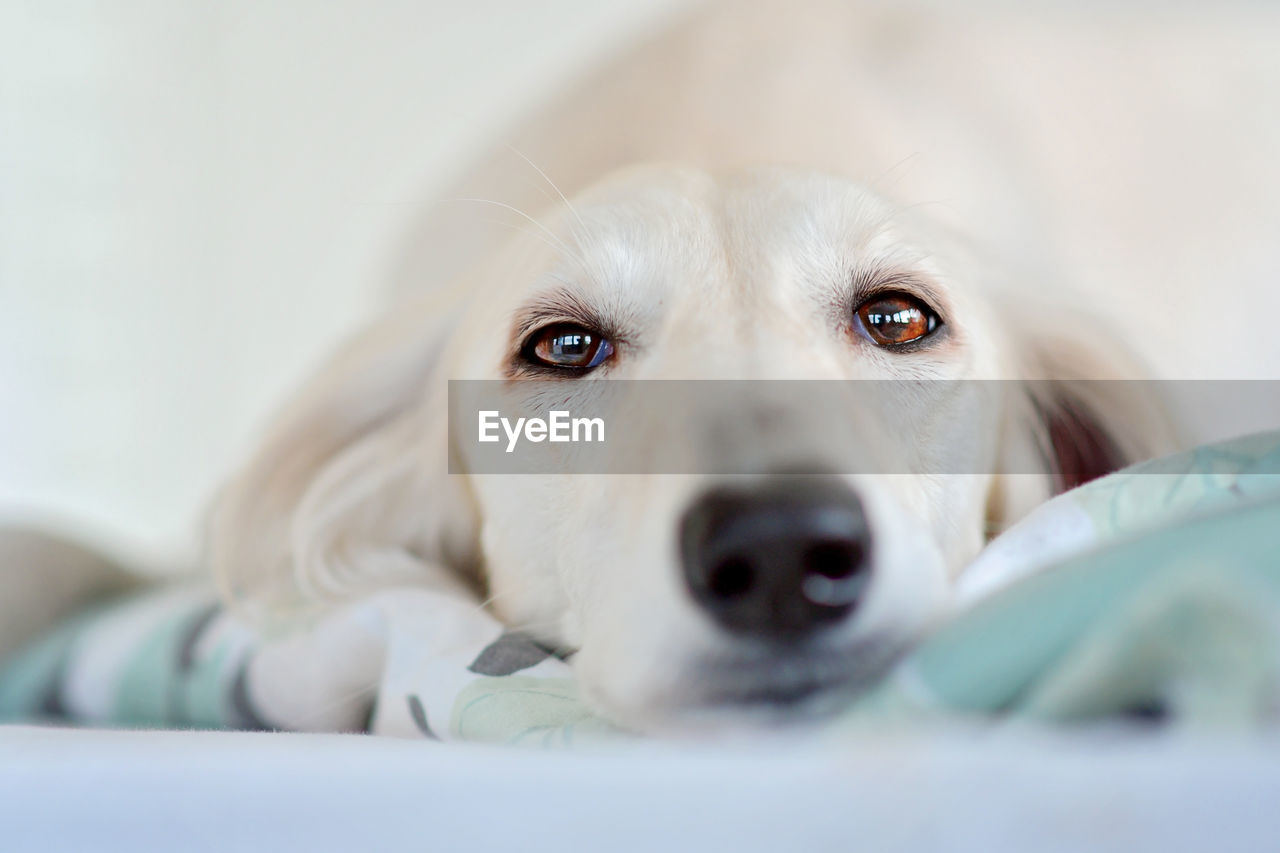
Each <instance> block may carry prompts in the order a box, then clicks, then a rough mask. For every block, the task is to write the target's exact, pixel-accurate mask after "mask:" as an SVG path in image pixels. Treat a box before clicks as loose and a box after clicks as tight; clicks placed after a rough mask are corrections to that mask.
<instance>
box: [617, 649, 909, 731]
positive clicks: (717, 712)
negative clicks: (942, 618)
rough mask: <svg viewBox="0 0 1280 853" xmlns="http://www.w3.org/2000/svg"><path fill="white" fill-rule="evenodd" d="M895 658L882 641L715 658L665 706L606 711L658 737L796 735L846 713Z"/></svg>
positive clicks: (695, 669) (692, 668) (696, 667)
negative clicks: (783, 732)
mask: <svg viewBox="0 0 1280 853" xmlns="http://www.w3.org/2000/svg"><path fill="white" fill-rule="evenodd" d="M896 658H897V652H896V649H895V647H893V646H890V645H889V644H885V643H882V642H876V641H864V642H861V643H857V644H852V645H849V646H845V647H841V648H826V649H801V648H790V649H788V648H785V647H784V648H780V649H768V650H754V651H752V652H750V653H739V654H732V653H724V654H717V655H714V656H707V657H705V658H703V659H701V660H699V661H698V662H697V663H695V664H691V665H689V666H688V667H687V669H685V670H684V671H683V673H682V675H681V676H680V678H679V679H678V680H677V681H676V682H675V687H674V688H673V689H671V690H669V691H666V692H665V695H664V696H663V697H662V699H661V700H660V701H655V702H652V703H643V707H637V706H634V705H633V706H630V707H618V706H617V705H616V704H614V703H607V704H608V705H612V707H605V708H604V709H603V710H604V711H605V713H606V714H608V715H609V716H612V717H613V718H614V719H615V720H617V721H619V722H622V723H623V724H624V725H627V726H628V727H629V728H633V729H636V730H640V731H644V732H647V733H652V734H660V735H671V736H685V735H698V736H706V735H716V734H730V735H732V734H739V733H749V732H761V731H783V730H786V731H796V730H801V729H805V728H810V727H814V726H818V725H821V724H822V723H823V722H825V721H828V720H830V719H831V718H832V717H834V716H836V715H838V714H840V713H841V712H842V711H845V710H847V709H848V708H849V707H850V705H852V704H853V703H854V702H855V701H856V700H857V698H858V696H859V695H860V694H862V693H864V692H865V691H866V690H867V689H868V688H869V687H870V686H871V685H873V684H875V683H876V682H877V681H878V680H879V679H880V677H881V676H883V674H884V673H885V672H886V671H887V670H888V669H889V667H890V666H891V665H892V663H893V661H894V660H896Z"/></svg>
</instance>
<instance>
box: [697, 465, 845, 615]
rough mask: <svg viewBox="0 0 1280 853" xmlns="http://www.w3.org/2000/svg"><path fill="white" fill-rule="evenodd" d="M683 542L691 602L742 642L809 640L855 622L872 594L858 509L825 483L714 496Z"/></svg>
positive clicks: (841, 490)
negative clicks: (742, 637) (742, 638)
mask: <svg viewBox="0 0 1280 853" xmlns="http://www.w3.org/2000/svg"><path fill="white" fill-rule="evenodd" d="M680 540H681V541H680V546H681V550H682V554H681V558H682V561H683V568H684V576H685V580H686V582H687V584H688V587H689V590H690V591H691V592H692V594H693V597H694V600H695V601H697V602H698V604H699V605H701V607H702V608H703V609H704V610H705V611H706V612H707V613H709V614H710V615H711V616H712V617H713V618H714V619H715V620H716V621H717V622H718V623H720V624H721V625H723V626H724V627H725V628H728V629H729V630H731V631H734V632H737V633H741V634H748V635H753V636H757V637H762V638H769V639H798V638H801V637H804V636H807V635H809V634H812V633H814V632H816V631H817V630H819V629H821V628H823V627H828V626H831V625H833V624H835V623H837V622H840V621H841V620H843V619H844V618H845V617H846V616H848V615H849V614H850V613H852V612H853V610H854V608H855V607H856V606H857V604H858V601H859V599H860V598H861V597H862V595H863V592H864V590H865V588H866V586H867V581H868V575H869V566H870V550H871V533H870V529H869V528H868V525H867V519H866V515H865V514H864V512H863V509H862V503H861V501H859V500H858V497H857V495H855V494H854V493H853V492H851V491H849V490H848V489H847V488H845V487H844V486H843V485H840V484H837V483H834V482H828V481H826V480H824V479H820V478H808V477H799V478H785V479H780V480H778V481H774V482H769V483H766V485H765V486H764V487H762V488H756V489H753V490H752V491H730V490H716V491H713V492H709V493H708V494H705V495H703V496H702V497H701V498H699V499H698V500H697V501H696V502H695V503H694V504H693V505H692V506H691V507H690V508H689V510H688V511H687V512H686V513H685V515H684V519H683V522H682V525H681V531H680Z"/></svg>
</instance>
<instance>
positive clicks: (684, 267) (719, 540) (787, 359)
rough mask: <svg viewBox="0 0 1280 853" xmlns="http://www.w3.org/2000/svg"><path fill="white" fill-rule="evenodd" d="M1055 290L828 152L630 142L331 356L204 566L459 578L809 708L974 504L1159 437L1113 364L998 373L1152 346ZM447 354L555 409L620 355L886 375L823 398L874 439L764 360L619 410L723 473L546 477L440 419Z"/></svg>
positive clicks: (972, 541) (933, 598)
mask: <svg viewBox="0 0 1280 853" xmlns="http://www.w3.org/2000/svg"><path fill="white" fill-rule="evenodd" d="M1050 290H1053V291H1055V294H1050V293H1046V291H1050ZM1061 293H1062V291H1061V290H1060V289H1056V288H1053V287H1052V285H1051V284H1050V282H1048V281H1043V280H1040V281H1028V280H1014V281H1010V280H1009V279H1008V278H1007V277H1002V276H999V275H997V274H995V273H994V272H993V267H992V265H991V264H989V263H984V262H982V261H980V260H978V259H977V258H976V257H975V256H974V255H973V254H972V253H971V252H970V251H969V250H968V249H967V248H966V247H965V246H964V245H963V243H961V242H960V241H957V240H955V239H953V238H952V237H951V236H950V235H948V234H946V233H943V232H941V231H940V230H938V229H935V228H934V227H932V226H931V225H930V224H929V222H928V220H927V218H926V217H925V216H923V215H922V214H921V212H920V211H919V210H914V211H913V210H907V209H899V208H895V207H892V206H890V205H888V204H887V203H886V202H884V201H882V200H880V199H878V198H876V197H875V196H873V195H872V194H871V193H870V192H868V191H867V190H866V189H864V188H862V187H860V186H858V185H855V184H852V183H850V182H848V181H845V180H842V179H838V178H834V177H830V176H826V175H815V174H804V173H795V172H787V171H780V170H761V171H752V172H747V173H741V174H736V175H733V176H729V177H725V178H715V177H712V176H709V175H707V174H704V173H701V172H696V171H692V170H687V169H681V168H666V167H643V168H636V169H633V170H629V171H627V172H624V173H621V174H619V175H615V176H613V177H612V178H610V179H608V180H606V181H605V182H603V183H602V184H600V185H598V186H597V187H595V188H594V189H592V190H590V191H589V192H587V193H586V194H584V195H583V196H582V197H581V198H579V199H576V200H575V202H574V203H573V204H572V205H568V204H566V205H564V206H563V207H561V208H559V209H558V210H556V211H553V212H552V213H551V214H549V215H548V216H547V217H546V218H544V219H543V220H541V221H540V222H538V223H536V224H535V225H534V226H533V227H530V228H528V229H527V231H526V233H524V234H523V235H521V236H518V237H517V238H515V239H514V240H513V242H512V244H511V246H510V248H509V250H508V251H507V252H505V253H504V254H503V255H501V256H500V257H497V258H493V259H490V260H488V261H486V262H485V263H484V264H482V265H480V267H479V268H477V270H476V272H475V274H474V277H473V278H471V279H469V280H468V281H466V282H463V283H459V286H458V287H454V288H447V289H444V290H441V291H438V292H434V293H431V294H426V295H424V296H423V297H422V299H421V300H419V301H418V302H414V303H408V304H400V305H397V306H395V309H394V310H393V311H392V312H391V313H390V314H389V315H388V316H387V317H386V318H385V319H384V320H383V321H381V322H379V323H377V324H375V325H374V326H373V327H372V328H370V329H369V330H368V331H367V332H366V333H364V334H363V335H361V336H360V337H359V338H358V339H357V340H355V341H354V342H353V343H352V344H350V345H349V347H348V348H347V350H345V351H344V352H343V353H341V354H340V355H339V356H338V358H337V359H336V360H335V361H334V362H333V363H331V364H330V365H328V366H327V367H326V368H325V369H324V370H322V371H321V372H320V374H319V375H318V377H317V378H316V380H315V381H314V383H313V384H312V385H311V386H310V387H309V388H308V389H307V390H306V391H305V392H304V393H303V394H302V395H301V397H300V398H299V399H298V400H297V401H296V402H295V404H294V406H293V407H292V408H291V409H290V410H289V411H288V412H287V413H286V415H285V417H284V418H283V420H282V422H281V423H280V425H279V427H278V428H277V430H276V431H275V433H274V435H273V436H272V437H271V438H270V439H269V440H268V442H267V443H266V445H265V446H264V447H263V449H262V450H261V451H260V452H259V454H258V456H257V457H256V459H255V460H254V461H253V462H252V463H251V464H250V466H249V467H248V468H247V470H246V471H245V472H244V473H243V474H242V475H241V476H240V477H239V478H238V479H237V480H236V481H235V482H233V483H232V485H231V487H230V488H229V490H228V491H227V493H226V494H225V495H224V498H223V501H222V504H221V506H220V510H219V512H218V514H217V517H216V523H215V528H214V536H213V559H214V564H215V569H216V570H217V572H218V573H219V575H220V576H221V577H222V578H223V579H224V581H225V582H226V584H227V586H228V588H229V591H230V593H231V594H232V595H233V596H235V597H237V598H239V599H241V600H245V601H248V602H250V603H256V604H259V605H263V606H268V607H283V606H286V605H291V604H297V603H298V602H312V603H314V602H324V601H333V600H342V599H344V598H347V597H350V596H352V595H355V594H358V593H360V592H361V591H364V590H367V589H369V588H371V587H373V586H377V585H385V584H391V583H404V582H422V581H423V580H424V579H427V578H429V577H431V576H432V575H433V573H434V574H435V576H436V577H437V578H439V577H440V573H441V572H444V573H446V574H448V575H450V576H458V577H464V578H467V579H469V580H470V581H471V582H472V583H474V585H475V586H476V587H477V588H478V589H482V590H483V593H484V594H485V595H486V596H487V597H488V601H489V602H490V607H491V608H492V610H493V611H494V612H495V613H497V614H498V615H499V616H500V617H501V618H502V619H503V620H504V621H506V622H507V623H508V624H510V625H512V626H514V627H520V628H524V629H526V630H529V631H531V632H534V633H535V634H536V635H538V636H539V637H541V638H542V639H543V640H544V641H546V642H549V643H553V644H555V645H557V646H560V647H562V648H564V649H566V650H571V651H574V652H576V654H575V655H574V657H573V661H574V664H575V666H576V669H577V672H578V675H579V678H580V679H581V682H582V685H583V687H584V688H585V689H586V691H587V693H588V695H589V696H590V697H591V698H592V699H593V700H594V701H595V702H596V703H597V704H598V705H599V706H600V707H601V708H602V709H603V710H604V711H605V712H606V713H608V714H610V715H612V716H613V717H615V718H618V719H620V720H622V721H624V722H626V723H629V724H631V725H634V726H637V727H641V728H652V727H655V726H663V725H668V724H689V723H693V722H696V721H699V720H706V719H718V718H720V717H721V716H722V715H723V713H724V712H726V711H730V710H736V711H743V712H753V713H757V714H760V713H763V714H767V715H775V714H776V713H777V712H778V711H779V710H780V709H781V710H788V711H795V710H798V709H802V708H804V709H810V708H819V707H821V706H822V704H823V703H824V702H825V701H826V699H827V698H828V697H831V696H836V695H838V694H840V693H841V692H843V691H847V690H848V689H850V688H853V687H856V686H857V685H858V684H859V683H860V682H863V681H865V680H866V679H867V678H869V677H870V676H872V675H873V674H875V673H877V672H878V671H880V670H881V669H882V668H883V667H884V666H885V664H886V663H887V661H889V660H890V659H891V658H892V656H893V655H894V654H895V653H896V652H897V651H899V650H900V649H901V648H903V647H904V645H905V644H906V643H908V642H909V641H910V640H911V638H913V637H915V636H917V635H918V634H919V632H920V631H921V630H922V629H923V628H924V627H925V626H926V625H927V624H928V622H929V621H930V619H931V618H932V617H933V616H935V615H936V614H937V613H938V612H939V610H940V609H941V607H942V606H943V604H944V603H945V602H946V600H947V596H948V590H949V587H950V584H951V582H952V580H953V579H954V578H955V576H956V574H957V573H958V572H959V571H960V570H961V569H962V568H963V566H964V565H965V563H966V562H967V561H968V560H969V559H970V558H972V557H973V556H974V555H975V554H976V552H977V551H978V550H979V548H981V546H982V544H983V543H984V541H985V540H986V538H987V536H988V535H989V533H990V532H991V531H992V530H994V529H999V528H1000V527H1001V526H1003V525H1005V524H1007V523H1008V522H1009V521H1012V520H1014V519H1015V518H1016V517H1017V516H1018V515H1019V514H1020V513H1022V512H1024V511H1025V510H1026V509H1028V508H1029V507H1030V506H1032V505H1034V504H1035V503H1036V502H1038V501H1040V500H1043V499H1044V498H1045V497H1047V496H1048V495H1049V494H1051V493H1052V492H1053V491H1054V489H1055V488H1057V487H1060V486H1061V485H1064V484H1069V483H1070V482H1071V480H1072V479H1073V478H1074V477H1076V476H1077V475H1079V474H1081V473H1082V472H1085V473H1087V472H1095V473H1096V472H1097V471H1100V470H1103V469H1107V468H1111V467H1116V466H1118V465H1120V464H1122V463H1123V462H1124V461H1126V460H1127V459H1130V458H1133V457H1136V456H1141V455H1144V454H1146V453H1148V452H1150V451H1151V450H1153V449H1155V448H1157V447H1158V446H1159V443H1160V442H1161V441H1164V440H1165V438H1166V435H1167V434H1166V433H1165V432H1164V430H1163V428H1162V424H1160V423H1157V422H1153V421H1152V419H1151V417H1150V410H1149V409H1148V408H1146V407H1145V406H1143V405H1139V403H1140V401H1136V400H1134V399H1133V398H1132V396H1131V394H1130V393H1128V392H1126V393H1124V394H1116V395H1108V394H1107V393H1106V391H1105V385H1104V384H1090V385H1086V386H1075V385H1072V384H1071V383H1070V382H1066V381H1057V382H1052V383H1046V384H1042V385H1035V386H1027V385H1022V384H1019V383H1016V382H1008V383H1006V382H1000V381H995V380H1017V379H1028V378H1031V379H1042V380H1043V379H1052V380H1069V379H1076V378H1090V379H1104V378H1115V377H1118V376H1134V375H1136V374H1135V372H1134V370H1133V369H1132V368H1131V367H1130V366H1129V365H1128V364H1126V363H1125V361H1124V360H1123V359H1122V358H1121V356H1120V355H1119V354H1118V352H1117V348H1116V347H1115V346H1114V343H1113V342H1112V340H1111V339H1110V338H1109V337H1108V336H1106V335H1104V334H1101V333H1100V331H1099V327H1098V325H1097V321H1096V320H1095V319H1093V315H1094V313H1095V312H1091V311H1089V310H1083V311H1081V310H1077V309H1078V308H1079V306H1072V305H1070V304H1069V303H1065V302H1055V301H1054V299H1052V298H1050V296H1052V295H1060V294H1061ZM463 378H466V379H492V380H502V381H504V382H507V383H511V384H514V383H518V382H520V381H521V380H525V379H537V380H550V381H555V382H558V383H561V387H562V391H561V392H560V399H561V401H562V402H563V403H564V404H565V408H569V409H572V408H573V407H574V401H575V400H585V399H587V398H588V397H590V396H591V395H592V394H594V393H596V391H597V390H598V389H599V388H600V387H602V386H599V385H598V384H596V383H599V382H601V381H607V380H611V379H632V380H644V379H725V380H795V379H804V380H814V379H822V380H886V381H881V382H876V383H874V385H875V387H876V388H877V389H878V391H877V393H876V394H874V395H867V394H860V393H859V390H858V389H859V388H860V387H869V386H861V385H860V383H858V382H843V383H841V384H840V385H839V386H836V387H838V388H841V389H844V390H842V391H838V392H836V393H834V394H832V395H831V397H830V399H828V400H826V401H825V402H826V405H825V406H824V409H825V410H826V411H827V414H828V415H830V414H831V413H835V414H836V415H837V421H838V422H839V423H840V424H841V425H842V426H843V427H844V429H845V430H846V435H845V436H844V438H845V439H846V441H845V442H844V445H843V446H846V447H853V448H863V449H864V451H865V454H866V458H874V460H875V462H876V464H874V465H871V466H864V467H862V468H857V467H856V466H850V465H849V463H848V460H847V459H839V460H836V459H832V458H826V457H824V452H825V451H824V450H823V447H824V444H823V442H822V441H821V440H820V439H821V436H817V435H814V434H813V430H814V428H815V427H814V426H813V424H814V423H815V422H816V421H817V419H815V418H814V417H813V414H814V413H813V411H812V410H811V409H809V410H797V407H795V406H788V405H787V404H786V403H785V401H781V402H780V400H779V399H774V398H773V397H772V396H771V395H770V394H769V393H768V392H767V390H766V389H767V388H768V387H769V386H768V383H763V382H762V383H761V384H760V386H759V387H760V388H761V389H762V390H761V392H760V394H759V395H758V396H755V397H751V396H747V397H742V398H738V399H736V400H735V401H734V403H733V404H732V405H725V406H723V407H722V408H721V409H719V410H717V408H716V407H715V406H714V405H710V406H703V407H699V412H698V415H697V417H683V416H682V415H681V413H680V412H678V411H671V410H662V409H659V408H657V407H654V406H646V405H644V404H643V403H642V402H641V401H631V404H628V402H627V401H623V402H622V403H620V407H619V408H618V410H617V411H619V412H621V413H623V414H624V415H625V417H626V418H627V421H628V429H627V435H628V436H630V439H629V440H630V441H632V442H633V443H636V444H639V445H645V444H646V443H647V444H649V445H651V446H653V447H659V446H662V447H665V446H669V445H670V444H672V443H673V442H682V443H683V445H684V446H686V447H689V448H692V449H693V452H695V453H698V454H703V455H714V456H716V457H717V463H718V465H717V467H718V468H720V469H723V470H724V471H727V472H732V471H735V470H740V471H741V474H740V475H736V476H735V475H731V474H717V475H712V474H707V473H684V474H678V473H671V474H649V475H638V476H637V475H609V474H600V473H595V474H548V475H544V476H543V475H538V476H535V475H498V474H481V473H476V472H475V471H474V470H473V469H472V468H471V467H469V465H470V461H471V460H470V459H469V458H468V452H467V450H466V448H465V447H460V446H459V445H458V444H457V442H453V443H451V442H450V440H449V429H448V426H449V425H448V423H447V420H448V418H449V417H450V410H449V407H448V405H447V391H446V380H447V379H463ZM893 380H899V381H900V382H899V383H895V382H894V381H893ZM934 380H945V381H937V382H935V381H934ZM966 380H974V381H966ZM987 380H992V381H987ZM628 384H629V385H639V384H640V383H628ZM593 386H594V387H593ZM833 386H834V383H833ZM898 387H900V389H901V390H899V391H895V390H894V389H895V388H898ZM1031 387H1034V388H1036V389H1038V390H1035V391H1029V390H1027V389H1028V388H1031ZM886 389H887V390H886ZM1045 389H1048V390H1045ZM1099 389H1102V390H1099ZM455 416H458V415H457V413H455ZM822 422H823V423H826V424H830V423H831V419H830V417H828V418H826V419H824V420H823V421H822ZM455 426H456V427H457V428H458V429H459V430H460V431H462V430H473V429H474V424H472V423H467V424H457V425H455ZM644 449H645V448H644V447H643V446H639V447H632V448H629V450H630V451H632V452H637V453H640V454H641V455H643V452H644ZM451 466H452V468H453V470H454V471H455V472H457V471H461V472H468V471H470V472H471V473H453V474H450V473H449V470H450V467H451Z"/></svg>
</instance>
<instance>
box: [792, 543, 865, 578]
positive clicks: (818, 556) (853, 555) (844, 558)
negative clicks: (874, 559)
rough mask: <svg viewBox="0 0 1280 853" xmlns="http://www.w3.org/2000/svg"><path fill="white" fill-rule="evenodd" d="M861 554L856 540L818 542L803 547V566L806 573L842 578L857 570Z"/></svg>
mask: <svg viewBox="0 0 1280 853" xmlns="http://www.w3.org/2000/svg"><path fill="white" fill-rule="evenodd" d="M862 556H863V554H862V546H861V545H859V544H858V543H857V542H818V543H815V544H813V545H810V546H809V547H808V548H806V549H805V552H804V568H805V572H806V574H810V575H820V576H822V577H824V578H829V579H831V580H835V581H838V580H844V579H846V578H849V577H851V576H852V575H853V574H854V573H855V572H857V571H858V568H859V567H860V566H861V565H862V562H863V561H862Z"/></svg>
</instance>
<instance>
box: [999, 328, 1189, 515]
mask: <svg viewBox="0 0 1280 853" xmlns="http://www.w3.org/2000/svg"><path fill="white" fill-rule="evenodd" d="M1041 316H1045V317H1052V318H1053V324H1052V326H1051V327H1044V326H1041V327H1039V328H1036V324H1035V323H1034V321H1033V322H1029V323H1028V322H1024V323H1022V324H1020V325H1019V328H1020V330H1021V331H1022V332H1023V333H1024V336H1023V337H1022V341H1021V342H1020V343H1019V344H1017V345H1016V351H1017V352H1018V356H1017V376H1018V377H1019V378H1018V379H1017V380H1016V381H1014V382H1012V383H1009V384H1010V387H1009V389H1008V393H1007V394H1005V395H1004V396H1005V397H1006V403H1007V405H1006V409H1005V413H1004V418H1003V425H1002V432H1003V436H1002V442H1001V449H1000V454H999V462H998V468H997V477H996V484H995V491H994V493H993V499H992V501H991V503H990V507H989V516H990V522H991V527H992V528H993V529H994V530H996V531H998V530H1000V529H1003V528H1004V527H1006V526H1008V525H1009V524H1011V523H1012V522H1013V521H1016V520H1017V519H1018V518H1019V517H1021V516H1022V515H1024V514H1025V513H1026V512H1028V511H1029V510H1030V509H1032V508H1034V507H1035V506H1036V505H1037V504H1039V503H1040V502H1042V501H1044V500H1046V499H1048V498H1049V497H1051V496H1053V495H1055V494H1058V493H1059V492H1063V491H1066V490H1068V489H1072V488H1075V487H1076V486H1079V485H1082V484H1084V483H1087V482H1089V481H1090V480H1093V479H1096V478H1097V477H1101V476H1104V475H1106V474H1109V473H1111V472H1112V471H1116V470H1119V469H1120V468H1123V467H1125V466H1127V465H1130V464H1133V463H1135V462H1139V461H1141V460H1143V459H1149V458H1152V457H1154V456H1160V455H1163V454H1165V453H1171V452H1173V451H1174V450H1176V449H1178V441H1177V434H1176V430H1175V429H1174V427H1173V419H1172V417H1171V415H1170V412H1169V409H1168V406H1167V403H1166V401H1165V400H1164V399H1162V395H1161V394H1160V391H1159V387H1158V382H1157V381H1156V380H1155V379H1154V378H1153V376H1152V373H1151V371H1150V370H1149V369H1147V368H1146V367H1145V366H1144V365H1143V364H1142V363H1141V361H1140V360H1139V359H1138V358H1137V357H1136V356H1134V355H1133V354H1132V353H1131V352H1129V351H1128V350H1127V349H1125V348H1124V347H1123V346H1121V345H1118V344H1117V343H1116V342H1115V339H1114V338H1112V337H1110V336H1107V335H1105V334H1102V333H1100V332H1099V330H1100V329H1101V328H1102V324H1100V323H1099V321H1098V320H1097V319H1096V318H1090V317H1087V316H1084V315H1082V314H1080V313H1079V312H1072V311H1071V310H1069V309H1067V310H1055V311H1052V312H1044V313H1042V314H1041ZM1033 329H1034V331H1032V330H1033Z"/></svg>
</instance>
